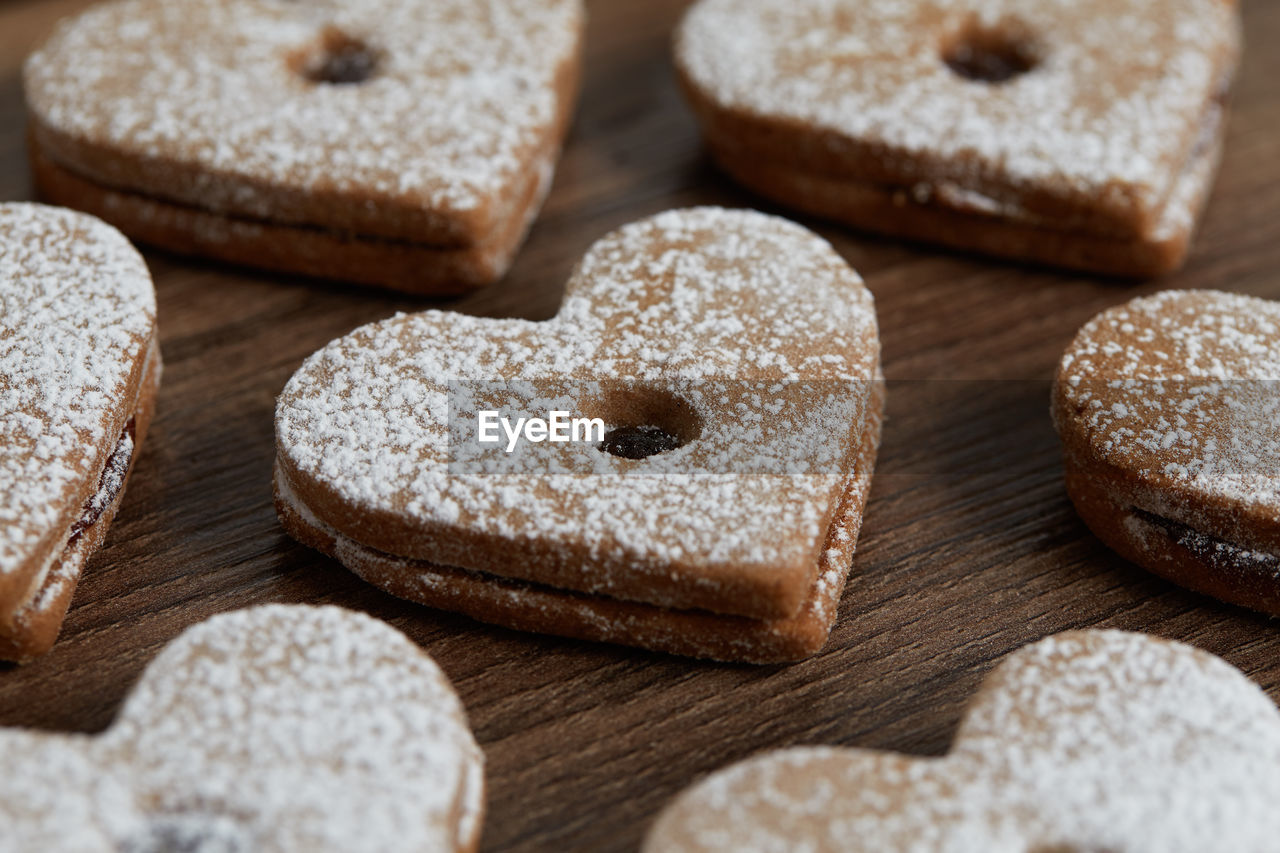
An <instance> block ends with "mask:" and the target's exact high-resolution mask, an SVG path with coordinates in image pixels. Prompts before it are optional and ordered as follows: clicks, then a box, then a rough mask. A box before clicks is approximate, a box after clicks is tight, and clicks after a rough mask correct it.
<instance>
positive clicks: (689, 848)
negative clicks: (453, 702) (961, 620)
mask: <svg viewBox="0 0 1280 853" xmlns="http://www.w3.org/2000/svg"><path fill="white" fill-rule="evenodd" d="M1277 796H1280V712H1277V710H1276V707H1275V705H1273V704H1272V703H1271V700H1270V699H1268V698H1267V696H1266V694H1264V693H1263V692H1262V691H1261V690H1260V689H1259V688H1258V687H1257V686H1256V685H1255V684H1253V683H1252V682H1250V681H1249V680H1248V679H1247V678H1245V677H1244V676H1243V675H1242V674H1241V673H1240V672H1239V671H1238V670H1236V669H1234V668H1233V667H1231V666H1230V665H1229V664H1227V663H1225V662H1224V661H1222V660H1221V659H1219V658H1216V657H1214V656H1212V655H1209V654H1207V653H1205V652H1202V651H1199V650H1197V649H1193V648H1191V647H1189V646H1185V645H1182V644H1180V643H1174V642H1170V641H1167V640H1161V639H1156V638H1153V637H1147V636H1143V635H1141V634H1128V633H1123V632H1119V631H1080V632H1070V633H1066V634H1059V635H1057V636H1054V637H1050V638H1048V639H1046V640H1041V641H1040V642H1038V643H1035V644H1034V645H1031V646H1029V647H1027V648H1025V649H1022V650H1020V651H1018V652H1015V653H1014V654H1013V655H1011V656H1010V657H1009V658H1008V659H1006V660H1005V661H1003V662H1002V663H1001V664H1000V666H999V667H998V668H997V669H996V670H995V671H994V672H992V673H991V674H990V675H989V676H988V677H987V678H986V679H985V680H984V682H983V684H982V687H981V688H980V689H979V690H978V693H977V695H976V696H975V697H974V699H973V701H972V702H971V703H970V705H969V708H968V711H967V712H966V714H965V717H964V720H963V722H962V723H961V725H960V729H959V731H958V732H957V733H956V736H955V740H954V743H953V745H952V748H951V751H950V752H949V753H948V754H947V755H946V756H945V757H943V758H915V757H911V756H906V755H901V754H898V753H888V752H879V751H873V750H863V749H850V748H837V747H802V748H796V749H789V750H782V751H779V752H773V753H766V754H764V755H761V756H758V757H756V758H753V759H749V760H747V761H745V762H743V763H741V764H738V765H735V766H733V767H730V768H728V769H726V770H722V771H719V772H717V773H715V774H713V775H712V776H711V777H710V778H708V779H706V780H704V781H702V782H699V783H697V784H696V785H694V786H693V787H691V788H690V789H689V790H687V791H686V792H684V793H683V794H681V795H680V796H679V797H678V798H677V799H676V800H675V801H674V802H673V803H672V804H671V805H670V806H669V807H668V808H667V809H666V811H664V812H663V814H662V816H661V817H660V818H659V819H658V821H657V823H656V824H655V825H654V827H653V829H652V831H651V832H650V834H649V837H648V840H647V842H646V844H645V847H644V849H645V851H646V852H647V853H659V851H661V853H693V851H704V853H710V851H735V853H748V851H750V852H751V853H757V851H760V852H761V853H762V852H763V851H785V850H798V849H803V850H810V851H814V853H836V851H839V852H840V853H858V851H867V853H893V851H908V850H911V851H948V852H949V853H950V852H951V851H954V853H972V851H999V853H1026V851H1035V853H1041V851H1043V853H1049V851H1069V850H1070V851H1076V850H1079V851H1094V850H1108V851H1116V853H1201V851H1204V850H1240V851H1246V850H1247V851H1257V853H1261V851H1265V850H1270V849H1271V848H1273V847H1274V846H1275V839H1276V837H1277V833H1278V832H1280V812H1277V810H1276V809H1275V807H1274V803H1275V801H1276V797H1277Z"/></svg>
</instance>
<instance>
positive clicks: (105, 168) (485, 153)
mask: <svg viewBox="0 0 1280 853" xmlns="http://www.w3.org/2000/svg"><path fill="white" fill-rule="evenodd" d="M582 21H583V13H582V8H581V2H580V0H484V2H473V0H445V1H444V2H410V3H405V2H399V0H359V2H339V0H318V2H307V3H292V2H287V1H286V0H231V2H224V0H184V2H182V3H180V4H176V3H171V2H168V0H110V1H109V2H105V3H102V4H100V5H98V6H95V7H93V8H91V9H89V10H88V11H86V12H85V13H83V14H81V15H79V16H78V17H76V18H74V19H71V20H69V21H67V22H65V23H63V24H62V25H61V26H60V27H59V28H58V29H57V31H56V32H55V33H54V34H53V35H52V36H51V37H50V38H49V40H48V41H47V42H46V43H45V44H44V45H43V46H42V47H41V48H40V49H39V50H37V51H36V52H35V53H34V54H33V55H32V56H31V57H30V58H29V59H28V61H27V63H26V66H25V69H24V87H25V91H26V97H27V103H28V106H29V108H30V112H31V141H32V145H31V149H32V162H33V165H34V169H35V174H36V178H37V184H38V186H39V188H40V190H41V192H42V193H44V194H45V195H46V196H47V197H49V198H51V199H53V200H56V201H59V202H61V203H64V204H68V205H73V206H77V207H81V208H82V209H86V210H89V211H90V212H94V213H97V214H99V215H101V216H103V217H104V218H105V219H107V220H108V221H110V222H112V223H114V224H116V225H118V226H119V227H120V228H122V229H123V230H124V231H125V232H126V233H128V234H129V235H130V236H133V237H136V238H137V239H139V240H143V241H145V242H150V243H155V244H157V245H160V246H164V247H167V248H172V249H176V250H179V251H184V252H195V253H200V254H205V255H209V256H212V257H215V258H221V259H224V260H230V261H234V262H238V263H246V264H251V265H257V266H263V267H268V268H273V269H282V270H289V271H297V272H302V273H307V274H311V275H320V276H325V277H329V278H337V279H344V280H350V281H359V282H367V283H372V284H380V285H385V286H389V287H396V288H400V289H405V290H413V291H419V292H449V291H457V290H461V289H465V288H467V287H472V286H476V285H479V284H483V283H486V282H489V281H492V280H494V279H496V278H498V277H500V276H501V275H502V274H503V273H504V272H505V270H506V268H507V266H508V265H509V263H510V261H511V258H512V256H513V254H514V253H515V250H516V248H517V247H518V245H519V243H520V242H521V240H522V239H523V236H524V233H525V231H526V229H527V227H528V225H529V223H530V221H531V220H532V219H533V217H534V215H535V214H536V213H537V210H538V208H539V207H540V206H541V203H542V198H543V195H544V194H545V192H546V190H547V188H548V186H549V184H550V178H551V173H552V171H553V169H554V165H555V161H556V158H557V156H558V153H559V148H560V144H561V141H562V139H563V137H564V133H565V130H566V128H567V125H568V119H569V115H570V113H571V109H572V104H573V101H574V98H575V97H576V88H577V75H578V50H579V42H580V39H581V31H582Z"/></svg>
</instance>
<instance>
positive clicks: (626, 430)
mask: <svg viewBox="0 0 1280 853" xmlns="http://www.w3.org/2000/svg"><path fill="white" fill-rule="evenodd" d="M680 444H681V441H680V439H679V438H678V437H676V436H674V435H672V434H671V433H669V432H667V431H666V430H664V429H663V428H662V427H656V426H635V427H616V428H614V429H611V430H609V432H608V433H606V434H605V437H604V441H603V442H602V443H601V444H600V449H601V450H603V451H604V452H605V453H608V454H610V455H611V456H620V457H622V458H623V459H645V458H647V457H649V456H654V455H656V454H659V453H666V452H667V451H668V450H675V449H676V448H677V447H679V446H680Z"/></svg>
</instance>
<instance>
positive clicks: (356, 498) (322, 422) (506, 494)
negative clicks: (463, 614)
mask: <svg viewBox="0 0 1280 853" xmlns="http://www.w3.org/2000/svg"><path fill="white" fill-rule="evenodd" d="M878 362H879V344H878V337H877V333H876V325H875V315H874V309H873V305H872V300H871V297H870V294H869V293H868V292H867V291H866V290H865V288H863V287H862V285H861V282H860V280H859V279H858V276H857V275H856V273H854V272H853V271H852V270H850V269H849V268H848V266H847V265H846V264H845V263H844V261H843V260H842V259H841V258H840V257H839V255H837V254H836V253H835V251H834V250H833V249H832V248H831V247H830V246H829V245H828V244H827V243H826V242H825V241H823V240H821V239H819V238H818V237H816V236H814V235H813V234H811V233H810V232H808V231H806V230H804V229H803V228H800V227H799V226H796V225H793V224H790V223H787V222H785V221H784V220H780V219H776V218H774V217H768V216H764V215H761V214H757V213H751V212H742V211H725V210H720V209H714V208H699V209H692V210H682V211H673V212H669V213H664V214H660V215H658V216H656V217H653V218H651V219H648V220H644V221H642V222H639V223H635V224H633V225H630V226H627V227H626V228H623V229H621V230H620V231H618V232H616V233H615V234H613V235H611V236H609V237H606V238H605V239H603V240H601V241H600V242H599V243H597V244H596V245H595V246H594V247H593V248H592V249H591V250H590V251H589V253H588V254H587V256H586V257H585V258H584V259H583V261H582V263H581V265H580V267H579V270H578V272H577V273H576V274H575V276H574V278H573V280H572V281H571V283H570V285H569V287H568V291H567V294H566V297H565V303H564V306H563V308H562V310H561V312H560V314H559V315H558V316H557V317H556V318H554V319H553V320H551V321H548V322H546V323H529V322H524V321H514V320H486V319H477V318H473V317H467V316H461V315H454V314H446V313H441V312H435V311H428V312H424V313H422V314H417V315H412V316H401V317H396V318H393V319H391V320H388V321H385V322H383V323H379V324H375V325H372V326H367V327H364V328H362V329H359V330H357V331H356V332H353V333H352V334H351V335H348V336H347V337H345V338H342V339H340V340H337V341H335V342H333V343H332V344H330V345H329V346H328V347H326V348H325V349H324V350H321V351H320V352H318V353H317V354H316V355H314V356H312V357H311V358H310V359H309V360H308V361H307V362H306V363H305V364H304V365H303V367H302V368H301V369H300V370H299V371H298V372H297V374H295V375H294V377H293V378H292V379H291V380H290V382H289V384H288V385H287V386H286V388H285V389H284V392H283V394H282V395H281V398H280V401H279V405H278V408H277V423H276V426H277V449H278V460H279V462H280V464H281V467H282V469H283V472H284V474H285V476H286V477H287V478H288V479H289V480H290V483H291V486H292V489H293V490H294V492H296V493H297V494H298V495H299V496H300V497H301V498H302V500H303V501H304V502H305V503H306V504H308V506H310V508H311V509H312V511H313V512H316V513H317V515H319V516H320V517H321V518H322V520H324V521H325V522H327V523H328V524H330V525H332V526H333V527H334V528H336V529H337V530H339V531H340V532H342V533H344V534H346V535H348V536H352V537H353V538H355V539H356V540H357V541H360V542H362V543H363V544H366V545H371V546H373V547H377V548H380V549H382V550H386V551H389V552H391V553H395V554H397V555H399V556H405V557H415V558H421V559H428V560H431V561H432V562H436V563H443V564H446V565H452V566H460V567H464V568H468V569H473V570H481V571H488V572H492V573H496V574H501V575H505V576H511V575H512V573H517V574H516V576H519V574H518V573H522V572H527V573H534V572H536V573H539V576H537V577H533V576H527V577H526V579H529V580H539V581H542V582H547V583H553V584H555V585H557V586H559V587H561V588H567V589H577V590H580V591H584V592H597V593H601V594H605V595H615V596H619V593H620V591H625V592H626V595H622V596H620V597H627V596H628V595H633V594H635V590H634V589H633V587H632V586H631V584H634V583H635V582H636V579H637V578H649V579H651V580H652V579H655V578H663V579H664V580H663V584H662V585H663V586H665V587H668V588H669V593H668V594H667V595H662V594H659V593H657V592H651V593H650V594H651V595H653V596H655V597H657V598H658V599H660V600H655V601H651V603H657V604H663V605H668V606H701V604H697V603H693V602H701V603H702V604H705V603H706V602H707V600H706V599H705V598H700V597H699V596H701V595H713V596H714V595H716V594H717V593H716V592H715V591H716V590H717V589H721V588H722V587H723V585H724V584H730V583H734V582H746V581H743V578H744V577H745V578H748V579H749V580H750V583H752V584H756V585H761V586H767V585H770V584H773V583H775V582H776V575H774V574H773V573H774V572H775V571H780V572H782V573H783V574H786V573H788V572H792V573H797V574H798V575H803V576H804V579H803V583H800V582H799V581H797V586H798V588H799V589H801V590H802V591H807V590H808V589H809V587H810V585H811V582H812V577H813V571H814V566H815V564H816V562H817V556H818V549H819V548H820V546H821V543H822V539H823V537H824V536H825V535H826V533H827V528H828V526H829V522H830V519H831V514H832V512H833V510H834V503H835V501H836V500H837V499H838V497H839V494H840V490H841V488H842V486H843V484H844V482H845V480H846V478H847V476H848V473H849V469H850V468H851V466H852V459H853V457H854V453H855V451H856V443H857V441H858V439H859V437H860V436H861V434H862V429H861V427H862V421H863V417H864V416H865V407H866V400H867V397H868V394H869V390H870V382H871V381H872V380H873V379H874V378H875V376H876V374H877V369H878ZM467 379H475V380H502V379H507V380H514V379H519V380H537V379H553V380H565V381H574V380H584V381H585V380H594V379H628V380H635V381H637V382H639V383H640V384H641V385H644V386H645V387H647V388H650V389H659V390H661V391H663V393H672V394H674V395H676V396H678V397H680V398H681V399H685V400H686V402H688V403H689V404H690V405H691V406H693V407H694V408H695V409H697V410H698V411H699V414H700V417H701V421H702V432H701V434H700V436H699V437H698V439H697V440H695V441H691V442H689V443H688V444H686V445H685V446H683V447H680V448H679V449H677V450H674V451H672V452H670V453H665V454H662V455H659V456H654V457H650V458H649V459H646V460H643V461H642V462H633V461H630V460H622V459H617V458H615V457H610V456H607V455H605V454H601V453H600V452H599V451H598V450H597V449H595V448H593V447H582V448H580V449H579V450H578V451H577V452H580V453H582V454H593V455H594V456H595V457H596V458H597V459H598V460H599V461H600V464H601V465H603V466H604V470H603V471H602V472H601V474H600V475H597V476H582V475H564V476H557V475H554V474H552V475H548V476H546V477H543V478H532V477H525V476H500V475H487V474H483V473H466V472H463V473H459V472H458V471H456V470H450V468H449V464H448V463H449V446H448V433H447V422H448V414H449V413H448V407H449V402H450V401H449V395H448V393H447V383H448V382H449V381H451V380H453V381H456V380H467ZM712 379H731V380H734V381H744V382H757V383H759V384H760V388H761V389H766V388H767V387H772V386H771V383H776V387H775V388H774V391H773V395H774V396H776V397H778V398H782V397H783V396H785V389H786V388H787V387H795V386H794V385H793V386H787V383H799V382H804V383H808V386H807V387H811V388H815V389H818V390H819V392H820V393H822V394H825V395H826V397H825V398H824V399H827V400H828V401H834V402H835V403H838V405H834V404H833V405H831V406H829V407H827V408H823V407H822V406H818V405H815V406H814V407H812V408H811V409H808V410H806V409H804V408H803V407H801V406H796V413H795V414H794V415H793V417H794V418H795V419H804V418H806V417H808V418H810V419H811V420H812V423H811V424H809V426H810V427H811V428H812V429H811V430H810V433H811V434H813V435H814V436H815V437H820V438H821V441H818V440H817V438H815V442H811V443H806V442H803V441H802V442H797V443H796V444H795V445H788V444H787V443H786V442H785V441H782V440H778V441H774V442H772V443H770V442H768V441H760V440H759V436H758V435H757V434H758V433H761V432H762V431H763V432H766V433H767V432H769V431H770V430H769V429H765V428H764V427H761V426H759V425H757V426H755V427H752V424H753V423H755V420H754V419H753V415H754V414H759V413H763V412H768V411H771V410H770V409H769V406H770V404H771V402H776V401H771V400H770V399H767V397H768V396H769V395H768V394H767V393H764V391H763V390H762V391H761V393H759V394H756V395H755V397H754V398H750V399H746V398H744V399H742V400H740V401H739V402H740V403H741V407H740V408H737V409H726V408H717V407H716V401H715V400H713V399H704V398H703V397H699V395H698V388H699V383H700V382H705V381H708V380H712ZM710 396H711V395H706V397H710ZM824 413H825V414H826V418H825V419H824ZM783 421H784V422H783V423H782V424H781V425H774V426H773V427H772V431H774V432H777V433H778V434H779V435H780V436H785V434H788V433H790V434H793V435H798V434H800V433H801V430H800V429H799V428H794V429H793V428H792V427H794V423H793V421H792V420H786V419H783ZM744 425H745V426H744ZM752 429H754V430H755V432H754V433H753V432H752V431H751V430H752ZM753 436H755V437H754V438H753ZM749 454H756V457H755V463H756V464H757V465H759V467H758V468H756V469H755V470H754V471H753V473H752V474H744V473H730V474H717V473H715V472H716V471H725V470H730V469H729V468H728V467H726V466H727V465H728V460H730V459H731V458H732V457H734V456H735V455H736V456H743V455H749ZM717 460H721V461H723V462H724V464H721V461H717ZM806 463H808V467H805V466H806ZM818 463H821V464H818ZM770 466H773V467H772V468H771V467H770ZM779 475H785V476H779ZM318 503H320V504H323V505H324V506H327V507H328V510H329V511H327V512H326V511H324V509H323V508H322V507H321V506H318ZM338 505H341V507H342V509H341V510H340V511H339V510H338V509H337V506H338ZM378 528H381V529H382V536H381V538H380V540H379V541H370V537H371V536H373V535H374V533H375V532H376V531H377V530H378ZM468 537H470V538H468ZM495 540H496V541H497V542H500V543H502V544H501V546H500V547H498V548H493V547H488V548H486V547H483V546H482V545H474V544H469V543H471V542H483V541H488V542H489V543H493V542H494V541H495ZM512 549H514V550H515V551H519V552H520V553H521V555H522V556H521V557H520V558H516V557H514V556H513V554H512V553H511V551H512ZM525 551H527V553H525ZM779 567H781V568H779ZM753 573H754V575H755V576H754V577H752V575H753ZM797 594H798V595H799V594H802V593H797ZM797 601H798V599H797ZM793 603H794V602H793ZM747 606H748V607H751V606H753V605H751V604H748V605H747ZM754 606H759V605H758V604H757V605H754ZM743 615H755V614H750V613H745V614H743ZM760 615H769V614H760ZM773 615H789V614H773Z"/></svg>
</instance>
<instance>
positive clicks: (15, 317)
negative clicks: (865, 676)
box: [0, 203, 161, 661]
mask: <svg viewBox="0 0 1280 853" xmlns="http://www.w3.org/2000/svg"><path fill="white" fill-rule="evenodd" d="M0 285H2V288H0V659H5V660H16V661H25V660H29V659H31V658H33V657H36V656H38V655H41V654H44V653H45V652H47V651H48V650H49V648H50V647H51V646H52V645H53V642H54V640H55V639H56V638H57V635H58V631H59V629H60V628H61V626H62V620H63V617H64V616H65V614H66V612H67V607H68V605H69V604H70V601H71V596H72V594H73V593H74V591H75V588H76V584H77V582H78V580H79V578H80V572H81V570H82V568H83V567H84V564H85V562H86V561H87V560H88V559H89V557H90V555H92V554H93V553H94V551H96V550H97V549H98V547H99V545H101V543H102V541H103V539H104V537H105V536H106V532H107V528H108V527H109V526H110V524H111V521H112V519H113V518H114V516H115V513H116V510H117V508H118V507H119V506H120V501H121V498H122V496H123V493H124V488H125V483H126V481H127V479H128V477H129V474H130V472H131V471H132V469H133V462H134V460H135V459H136V457H137V449H138V447H140V446H141V445H142V442H143V440H144V438H145V437H146V434H147V430H148V427H149V425H150V422H151V416H152V413H153V411H154V408H155V396H156V390H157V388H158V385H159V381H160V371H161V366H160V350H159V345H158V337H157V331H156V306H155V291H154V290H153V288H152V285H151V276H150V274H149V273H148V272H147V266H146V264H145V263H144V262H143V260H142V257H141V256H140V255H139V254H138V253H137V251H136V250H134V248H133V247H132V246H131V245H129V242H128V241H127V240H126V239H125V238H124V237H123V236H121V235H120V233H119V232H117V231H116V230H115V229H113V228H110V227H109V226H107V225H105V224H103V223H102V222H99V221H98V220H96V219H93V218H92V217H89V216H85V215H84V214H80V213H73V212H72V211H68V210H60V209H57V208H52V207H45V206H44V205H37V204H24V203H9V204H0Z"/></svg>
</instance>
